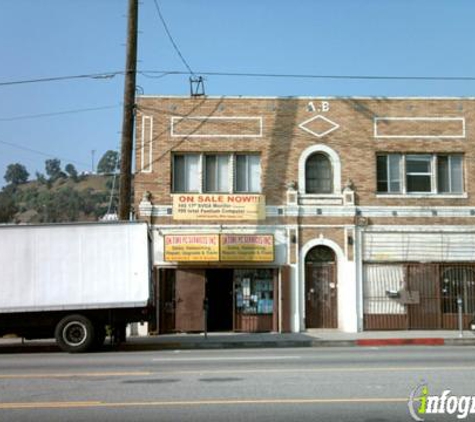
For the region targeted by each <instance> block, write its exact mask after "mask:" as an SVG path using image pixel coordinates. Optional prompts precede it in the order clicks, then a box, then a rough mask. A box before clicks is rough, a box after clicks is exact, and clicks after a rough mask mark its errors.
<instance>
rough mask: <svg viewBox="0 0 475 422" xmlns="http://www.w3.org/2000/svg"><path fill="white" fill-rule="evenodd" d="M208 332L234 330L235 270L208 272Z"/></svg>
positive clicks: (224, 269) (225, 269)
mask: <svg viewBox="0 0 475 422" xmlns="http://www.w3.org/2000/svg"><path fill="white" fill-rule="evenodd" d="M206 299H207V304H208V318H207V321H208V331H232V330H233V270H232V269H227V268H221V269H210V270H206Z"/></svg>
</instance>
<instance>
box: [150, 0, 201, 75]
mask: <svg viewBox="0 0 475 422" xmlns="http://www.w3.org/2000/svg"><path fill="white" fill-rule="evenodd" d="M153 2H154V4H155V9H157V13H158V16H159V18H160V21H161V22H162V25H163V27H164V28H165V32H166V33H167V35H168V39H169V40H170V42H171V43H172V45H173V48H174V49H175V51H176V53H177V54H178V56H179V57H180V59H181V61H182V62H183V64H184V65H185V67H186V68H187V69H188V72H189V73H190V74H191V75H192V76H194V75H195V73H194V72H193V70H191V67H190V65H189V64H188V62H187V61H186V60H185V58H184V57H183V54H181V51H180V49H179V48H178V46H177V44H176V42H175V40H174V39H173V36H172V34H171V32H170V30H169V29H168V25H167V23H166V22H165V18H164V17H163V15H162V12H161V10H160V6H159V5H158V1H157V0H153Z"/></svg>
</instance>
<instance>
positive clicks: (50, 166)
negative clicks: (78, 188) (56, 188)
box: [45, 158, 66, 182]
mask: <svg viewBox="0 0 475 422" xmlns="http://www.w3.org/2000/svg"><path fill="white" fill-rule="evenodd" d="M45 170H46V174H47V175H48V176H49V180H50V181H51V182H54V181H56V180H57V179H59V178H60V177H65V176H66V175H65V174H64V173H63V172H62V171H61V160H59V159H57V158H51V159H49V160H46V161H45Z"/></svg>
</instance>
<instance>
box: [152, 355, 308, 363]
mask: <svg viewBox="0 0 475 422" xmlns="http://www.w3.org/2000/svg"><path fill="white" fill-rule="evenodd" d="M298 359H302V356H229V357H218V356H216V357H212V356H207V357H183V358H179V357H173V358H155V359H152V361H153V362H191V361H201V362H202V361H210V362H215V361H221V362H222V361H230V360H231V361H239V360H247V361H255V360H298Z"/></svg>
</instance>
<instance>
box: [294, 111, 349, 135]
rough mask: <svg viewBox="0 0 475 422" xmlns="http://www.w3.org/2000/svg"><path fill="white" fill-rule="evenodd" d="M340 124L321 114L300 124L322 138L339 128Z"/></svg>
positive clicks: (306, 130) (302, 127)
mask: <svg viewBox="0 0 475 422" xmlns="http://www.w3.org/2000/svg"><path fill="white" fill-rule="evenodd" d="M339 127H340V125H339V124H338V123H335V122H333V121H331V120H330V119H328V118H327V117H325V116H322V115H321V114H319V115H318V116H314V117H312V118H310V119H308V120H305V122H302V123H300V124H299V128H301V129H303V130H304V131H305V132H308V133H310V134H311V135H313V136H317V137H318V138H321V137H322V136H325V135H328V134H329V133H330V132H333V131H334V130H336V129H338V128H339Z"/></svg>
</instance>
